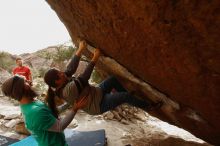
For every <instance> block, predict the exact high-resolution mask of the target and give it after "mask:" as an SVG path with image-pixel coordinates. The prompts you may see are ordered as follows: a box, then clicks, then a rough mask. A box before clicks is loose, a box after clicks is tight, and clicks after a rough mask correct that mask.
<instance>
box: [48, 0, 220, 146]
mask: <svg viewBox="0 0 220 146" xmlns="http://www.w3.org/2000/svg"><path fill="white" fill-rule="evenodd" d="M47 1H48V3H49V4H50V6H51V7H52V9H54V10H55V11H56V13H57V15H58V16H59V18H60V19H61V21H62V22H63V23H64V24H65V26H66V27H67V29H68V31H69V33H70V35H71V37H72V39H73V41H76V40H77V38H78V37H81V38H83V39H85V40H87V41H88V43H89V44H90V45H91V46H94V47H99V48H100V49H101V50H102V52H103V53H104V54H105V55H106V56H109V57H111V58H113V59H114V60H116V61H117V62H118V63H119V64H121V65H122V66H124V67H125V68H126V69H128V71H129V72H131V73H132V74H133V75H134V76H135V77H138V78H139V79H140V80H142V81H144V82H146V83H149V84H150V85H152V86H153V87H154V88H155V89H157V90H158V91H160V92H161V93H163V94H165V95H166V96H167V97H168V98H169V99H171V100H173V101H175V102H176V103H178V104H179V109H178V110H176V111H173V113H170V114H172V115H173V116H172V117H173V118H162V117H163V113H158V117H161V118H162V119H166V121H168V122H171V123H173V124H175V125H178V126H180V127H182V128H184V129H187V130H189V131H190V132H192V133H193V134H195V135H196V136H198V137H200V138H202V139H204V140H207V141H208V142H210V143H212V144H216V145H218V144H220V125H219V121H220V106H219V105H220V99H219V95H220V84H219V82H220V74H219V73H220V60H219V58H220V51H219V48H220V40H219V39H220V37H219V34H220V27H219V26H220V1H219V0H203V1H199V0H170V1H166V0H160V1H158V0H139V1H135V0H123V1H121V0H103V1H92V0H87V1H80V0H68V1H66V0H59V1H56V0H47Z"/></svg>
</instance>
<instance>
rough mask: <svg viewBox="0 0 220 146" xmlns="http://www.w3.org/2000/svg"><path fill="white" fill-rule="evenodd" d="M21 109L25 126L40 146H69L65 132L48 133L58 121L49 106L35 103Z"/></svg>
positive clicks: (38, 102)
mask: <svg viewBox="0 0 220 146" xmlns="http://www.w3.org/2000/svg"><path fill="white" fill-rule="evenodd" d="M20 107H21V112H22V114H23V117H24V120H25V126H26V128H27V129H28V130H29V131H30V132H31V134H32V136H33V137H34V138H35V139H36V141H37V142H38V145H39V146H67V143H66V140H65V136H64V133H63V132H52V131H47V129H49V128H50V127H51V126H52V125H53V124H54V123H55V121H56V118H55V117H54V116H53V115H52V112H51V110H50V109H49V108H48V106H47V105H45V104H44V103H43V102H41V101H34V102H31V103H29V104H22V105H21V106H20Z"/></svg>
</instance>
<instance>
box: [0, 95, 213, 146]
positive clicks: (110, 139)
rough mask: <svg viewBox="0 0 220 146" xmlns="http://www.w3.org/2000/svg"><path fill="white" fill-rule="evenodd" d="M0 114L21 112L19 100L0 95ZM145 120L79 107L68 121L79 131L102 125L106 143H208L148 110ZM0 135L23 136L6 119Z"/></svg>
mask: <svg viewBox="0 0 220 146" xmlns="http://www.w3.org/2000/svg"><path fill="white" fill-rule="evenodd" d="M0 105H1V106H0V115H10V114H20V108H19V106H18V104H16V103H13V102H12V101H10V100H8V98H6V97H0ZM143 116H144V118H145V119H146V121H139V120H134V122H131V123H129V124H128V125H125V124H122V123H120V122H118V121H114V120H105V119H104V118H103V116H102V115H99V116H90V115H88V114H86V113H85V112H83V111H79V112H78V113H77V115H76V117H75V119H74V120H73V121H72V123H71V124H70V125H69V127H68V128H73V129H75V130H79V131H89V130H97V129H105V131H106V137H107V144H108V146H177V145H178V146H210V145H209V144H207V143H205V142H204V141H202V140H200V139H198V138H196V137H194V136H193V135H191V134H190V133H188V132H187V131H185V130H183V129H180V128H177V127H175V126H172V125H169V124H167V123H165V122H162V121H160V120H158V119H156V118H154V117H151V116H149V115H148V114H147V113H144V114H143ZM0 120H1V121H0V135H5V136H9V137H12V138H17V139H22V138H24V137H25V135H21V134H18V133H16V132H15V131H14V129H13V128H6V127H5V125H4V123H5V120H3V119H0Z"/></svg>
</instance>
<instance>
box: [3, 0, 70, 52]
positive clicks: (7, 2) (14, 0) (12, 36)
mask: <svg viewBox="0 0 220 146" xmlns="http://www.w3.org/2000/svg"><path fill="white" fill-rule="evenodd" d="M69 40H70V36H69V33H68V32H67V30H66V28H65V26H64V25H63V23H62V22H61V21H60V20H59V18H58V16H57V15H56V13H55V12H54V11H53V10H52V9H51V8H50V6H49V5H48V4H47V2H46V1H44V0H1V1H0V51H7V52H9V53H12V54H21V53H28V52H34V51H37V50H40V49H43V48H46V47H47V46H50V45H56V44H61V43H64V42H67V41H69Z"/></svg>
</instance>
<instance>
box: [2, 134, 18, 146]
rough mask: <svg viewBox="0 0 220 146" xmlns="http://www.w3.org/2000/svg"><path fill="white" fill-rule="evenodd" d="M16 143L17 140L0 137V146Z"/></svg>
mask: <svg viewBox="0 0 220 146" xmlns="http://www.w3.org/2000/svg"><path fill="white" fill-rule="evenodd" d="M17 141H19V140H18V139H13V138H10V137H6V136H2V135H0V146H8V145H9V144H12V143H15V142H17Z"/></svg>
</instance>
